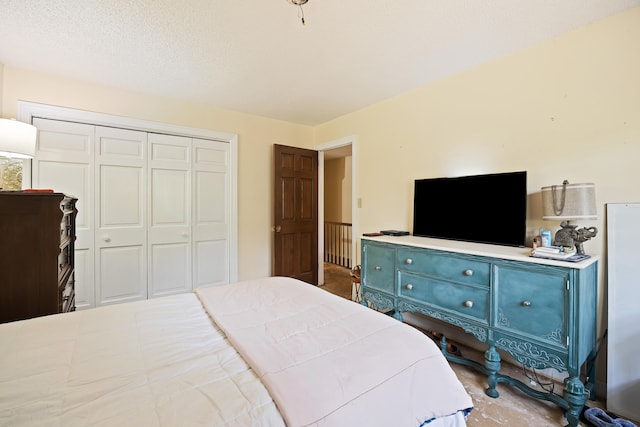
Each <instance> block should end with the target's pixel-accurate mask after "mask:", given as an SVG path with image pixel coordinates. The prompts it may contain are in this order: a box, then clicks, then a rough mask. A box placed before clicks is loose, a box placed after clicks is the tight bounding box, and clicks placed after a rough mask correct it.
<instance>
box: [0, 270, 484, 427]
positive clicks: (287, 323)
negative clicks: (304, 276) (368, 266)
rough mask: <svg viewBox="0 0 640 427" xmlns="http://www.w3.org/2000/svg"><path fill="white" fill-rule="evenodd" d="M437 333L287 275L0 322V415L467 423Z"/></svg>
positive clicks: (168, 421)
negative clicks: (429, 335)
mask: <svg viewBox="0 0 640 427" xmlns="http://www.w3.org/2000/svg"><path fill="white" fill-rule="evenodd" d="M471 409H472V402H471V399H470V397H469V395H468V394H467V393H466V391H465V389H464V387H463V386H462V384H461V383H460V382H459V381H458V379H457V377H456V376H455V374H454V372H453V371H452V370H451V368H450V366H449V365H448V363H447V361H446V359H445V358H444V356H443V355H442V354H441V353H440V350H439V349H438V347H437V345H436V344H435V343H434V342H433V341H431V340H430V339H429V338H427V337H426V336H425V335H424V334H422V333H420V332H419V331H418V330H416V329H414V328H412V327H410V326H408V325H406V324H403V323H401V322H398V321H397V320H395V319H393V318H390V317H388V316H385V315H383V314H380V313H377V312H375V311H373V310H370V309H367V308H366V307H364V306H361V305H359V304H356V303H353V302H351V301H348V300H346V299H342V298H340V297H337V296H335V295H332V294H330V293H328V292H325V291H324V290H321V289H319V288H316V287H314V286H310V285H308V284H306V283H303V282H300V281H297V280H295V279H291V278H283V277H272V278H265V279H260V280H250V281H243V282H238V283H234V284H230V285H222V286H214V287H210V288H204V289H199V290H197V291H195V292H193V293H188V294H180V295H173V296H166V297H161V298H156V299H151V300H146V301H139V302H132V303H126V304H120V305H112V306H106V307H100V308H94V309H90V310H84V311H77V312H72V313H65V314H57V315H53V316H45V317H40V318H34V319H29V320H23V321H18V322H11V323H6V324H2V325H0V425H3V426H4V425H7V426H9V425H10V426H18V425H20V426H23V425H24V426H56V425H58V426H62V425H64V426H89V425H90V426H289V427H293V426H296V427H297V426H354V425H367V426H391V425H393V426H421V425H423V426H428V427H460V426H465V425H466V424H465V419H466V415H467V414H468V413H469V411H471Z"/></svg>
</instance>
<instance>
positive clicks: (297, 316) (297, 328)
mask: <svg viewBox="0 0 640 427" xmlns="http://www.w3.org/2000/svg"><path fill="white" fill-rule="evenodd" d="M197 293H198V296H199V297H200V300H201V301H202V303H203V304H204V306H205V308H206V309H207V310H208V311H209V313H210V315H211V316H212V318H213V319H214V321H215V322H216V324H218V325H219V326H220V327H221V328H222V330H223V331H224V332H225V334H226V335H227V336H228V337H229V339H230V340H231V342H232V343H233V345H234V347H235V348H236V349H237V350H238V351H239V352H240V354H242V355H243V356H244V358H245V359H246V360H247V361H248V362H249V365H250V366H251V367H252V369H253V370H254V371H256V372H257V374H258V376H259V378H260V379H261V380H262V381H263V383H264V384H265V386H266V387H267V389H268V390H269V392H270V394H271V396H272V397H273V398H274V400H275V402H276V404H277V405H278V408H279V409H280V413H281V414H282V415H283V417H284V419H285V421H286V423H287V425H289V426H336V427H340V426H352V425H384V426H390V425H395V426H410V425H415V426H419V425H421V424H422V423H425V422H427V421H429V420H432V419H434V418H440V417H443V416H447V415H451V414H455V413H456V412H458V411H460V410H465V409H469V408H471V407H472V402H471V399H470V397H469V396H468V394H467V393H466V391H465V390H464V387H463V386H462V384H461V383H460V382H459V381H458V379H457V377H456V376H455V374H454V373H453V371H452V369H451V367H450V366H449V365H448V363H447V361H446V360H445V358H444V357H443V355H442V354H441V353H440V350H439V349H438V347H437V346H436V345H435V344H434V343H433V342H432V341H431V340H429V339H428V338H426V337H425V336H424V335H423V334H422V333H420V332H419V331H417V330H416V329H414V328H412V327H410V326H408V325H406V324H403V323H401V322H398V321H397V320H395V319H393V318H390V317H388V316H385V315H383V314H380V313H377V312H373V311H372V310H369V309H368V308H366V307H364V306H362V305H359V304H355V303H353V302H351V301H348V300H345V299H340V298H337V297H335V296H334V295H331V294H329V293H327V292H325V291H323V290H320V289H318V288H315V287H313V286H310V285H308V284H306V283H303V282H300V281H298V280H294V279H290V278H284V277H271V278H266V279H261V280H254V281H246V282H242V283H237V284H235V285H233V286H219V287H210V288H203V289H199V290H198V291H197Z"/></svg>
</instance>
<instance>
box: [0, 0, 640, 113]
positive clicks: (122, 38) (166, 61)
mask: <svg viewBox="0 0 640 427" xmlns="http://www.w3.org/2000/svg"><path fill="white" fill-rule="evenodd" d="M638 6H640V0H445V1H443V0H401V1H395V0H348V1H346V0H309V2H308V3H307V4H306V5H305V6H304V7H303V9H302V12H303V13H304V17H305V21H306V25H305V26H303V25H302V23H301V19H300V18H301V16H300V14H301V10H300V8H298V7H296V6H293V5H292V4H290V3H288V2H287V1H286V0H181V1H180V0H0V62H2V63H4V64H6V65H9V66H12V67H17V68H25V69H34V70H39V71H43V72H46V73H50V74H56V75H63V76H68V77H72V78H77V79H82V80H87V81H92V82H98V83H103V84H106V85H110V86H115V87H121V88H125V89H131V90H135V91H141V92H145V93H152V94H158V95H162V96H167V97H171V98H177V99H183V100H190V101H196V102H201V103H205V104H209V105H213V106H217V107H222V108H226V109H231V110H236V111H242V112H247V113H250V114H257V115H260V116H265V117H270V118H274V119H281V120H286V121H290V122H295V123H301V124H307V125H317V124H320V123H323V122H326V121H328V120H331V119H333V118H335V117H339V116H341V115H343V114H345V113H348V112H351V111H354V110H357V109H360V108H362V107H365V106H367V105H370V104H372V103H375V102H378V101H381V100H383V99H387V98H390V97H392V96H395V95H397V94H399V93H402V92H404V91H407V90H410V89H412V88H415V87H418V86H421V85H424V84H426V83H429V82H431V81H433V80H436V79H439V78H442V77H444V76H447V75H450V74H452V73H456V72H459V71H462V70H465V69H468V68H470V67H473V66H475V65H478V64H481V63H483V62H487V61H490V60H492V59H495V58H497V57H500V56H503V55H506V54H509V53H511V52H513V51H516V50H519V49H522V48H525V47H527V46H530V45H533V44H535V43H538V42H541V41H543V40H545V39H549V38H551V37H554V36H556V35H558V34H561V33H564V32H567V31H570V30H572V29H575V28H577V27H580V26H583V25H586V24H589V23H591V22H594V21H596V20H599V19H602V18H605V17H607V16H610V15H613V14H615V13H618V12H621V11H623V10H625V9H628V8H631V7H638Z"/></svg>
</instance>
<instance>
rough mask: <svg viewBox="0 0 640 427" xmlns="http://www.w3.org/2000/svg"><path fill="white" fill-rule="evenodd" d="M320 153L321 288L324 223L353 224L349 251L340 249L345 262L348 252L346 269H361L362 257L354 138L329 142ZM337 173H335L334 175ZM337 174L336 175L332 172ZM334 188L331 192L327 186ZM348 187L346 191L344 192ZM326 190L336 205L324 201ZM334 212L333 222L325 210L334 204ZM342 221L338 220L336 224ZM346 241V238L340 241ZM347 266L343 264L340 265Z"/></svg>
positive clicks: (319, 254) (319, 251) (320, 148)
mask: <svg viewBox="0 0 640 427" xmlns="http://www.w3.org/2000/svg"><path fill="white" fill-rule="evenodd" d="M314 149H315V150H317V151H318V178H319V179H318V211H319V212H318V266H319V271H318V284H319V285H324V284H325V268H324V266H325V259H324V254H325V247H326V244H327V241H326V240H327V239H326V238H325V232H324V229H325V221H326V220H330V222H333V223H350V224H351V225H350V227H349V228H350V237H348V243H347V245H348V250H344V249H341V250H340V252H341V254H340V257H339V258H342V257H343V255H342V252H343V251H344V252H348V254H349V257H350V260H349V261H348V264H349V267H343V268H345V269H348V268H350V267H352V266H355V265H358V264H359V262H360V254H359V253H358V249H357V248H358V242H357V240H358V239H357V238H356V236H358V233H357V230H358V226H357V217H358V215H357V203H356V200H357V198H356V197H355V195H356V175H357V174H356V165H357V149H356V138H355V136H349V137H345V138H341V139H338V140H334V141H330V142H327V143H325V144H321V145H319V146H316V147H314ZM329 162H333V163H335V162H339V163H341V164H342V165H344V167H343V168H342V167H338V168H337V169H336V168H333V167H332V165H331V164H330V163H329ZM336 170H337V171H338V172H335V171H336ZM332 171H334V172H332ZM325 172H327V173H329V174H332V173H339V174H343V173H344V176H333V175H327V176H325ZM329 185H330V186H331V187H332V188H329V187H328V186H329ZM345 185H346V186H347V188H345ZM338 187H339V188H338ZM325 190H332V192H333V193H334V194H333V196H335V197H333V196H332V198H333V199H334V201H330V200H325V194H326V192H325ZM336 198H337V200H339V201H338V202H337V203H338V204H339V205H340V206H339V207H336V206H335V199H336ZM332 203H333V206H331V212H332V213H329V215H333V216H332V217H330V218H326V217H325V212H326V211H325V208H326V207H327V204H332ZM336 219H339V220H336ZM341 239H342V240H347V239H346V238H341ZM341 263H342V264H344V262H341Z"/></svg>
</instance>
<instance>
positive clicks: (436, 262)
mask: <svg viewBox="0 0 640 427" xmlns="http://www.w3.org/2000/svg"><path fill="white" fill-rule="evenodd" d="M397 261H398V269H400V270H403V271H409V272H413V273H422V274H426V275H429V276H434V277H439V278H442V279H445V280H453V281H455V282H460V283H468V284H476V285H482V286H487V287H488V286H489V283H490V277H491V264H490V263H488V262H484V261H481V260H476V259H472V258H467V257H462V256H457V255H455V254H446V255H439V254H437V253H435V252H430V251H424V250H421V251H417V250H411V249H398V256H397Z"/></svg>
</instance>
